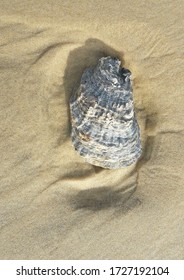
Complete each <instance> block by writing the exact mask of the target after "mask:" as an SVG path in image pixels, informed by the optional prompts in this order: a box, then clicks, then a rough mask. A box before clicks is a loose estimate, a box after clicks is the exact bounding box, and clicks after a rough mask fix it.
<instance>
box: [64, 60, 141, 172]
mask: <svg viewBox="0 0 184 280" xmlns="http://www.w3.org/2000/svg"><path fill="white" fill-rule="evenodd" d="M120 65H121V62H120V60H119V59H117V58H112V57H109V56H108V57H102V58H101V59H99V62H98V65H97V66H96V67H91V68H87V69H86V70H85V71H84V73H83V75H82V78H81V82H80V86H79V88H78V89H77V90H76V91H75V92H74V94H73V95H72V96H71V98H70V112H71V122H72V133H71V138H72V142H73V145H74V147H75V149H76V150H77V151H78V152H79V154H80V155H81V156H82V157H84V158H85V160H86V161H87V162H89V163H91V164H93V165H97V166H101V167H104V168H110V169H115V168H121V167H124V166H128V165H131V164H132V163H134V162H135V161H136V160H137V159H138V158H139V157H140V155H141V141H140V130H139V126H138V123H137V120H136V116H135V112H134V105H133V94H132V82H131V72H130V71H129V70H128V69H125V68H121V66H120Z"/></svg>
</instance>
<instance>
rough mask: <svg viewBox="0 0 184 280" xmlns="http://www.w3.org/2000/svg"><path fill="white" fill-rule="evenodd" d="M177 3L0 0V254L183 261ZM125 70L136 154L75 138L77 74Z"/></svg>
mask: <svg viewBox="0 0 184 280" xmlns="http://www.w3.org/2000/svg"><path fill="white" fill-rule="evenodd" d="M183 11H184V1H182V0H181V1H180V0H177V1H172V0H168V1H164V0H163V1H151V0H149V1H144V0H133V1H125V0H122V1H116V0H114V1H112V0H111V1H109V0H104V1H97V0H94V1H87V0H78V1H74V0H70V1H59V0H57V1H48V0H47V1H46V0H39V1H36V0H29V1H28V0H21V1H19V0H17V1H12V0H9V1H5V0H4V1H3V0H1V1H0V129H1V134H0V156H1V158H0V259H183V257H184V245H183V244H184V221H183V213H184V148H183V147H184V84H183V76H184V63H183V45H184V32H183V26H184V14H183ZM108 55H112V56H117V57H119V58H120V59H121V61H122V65H123V66H124V67H126V68H128V69H130V70H131V72H132V75H133V84H134V87H133V89H134V103H135V107H136V112H137V117H138V122H139V125H140V128H141V138H142V144H143V154H142V158H141V159H140V160H139V161H138V163H137V164H134V165H132V166H130V167H127V168H121V169H117V170H108V169H103V168H100V167H95V166H92V165H90V164H88V163H86V162H85V161H84V160H83V158H81V157H80V156H79V155H78V153H77V152H76V151H75V150H74V148H73V146H72V143H71V139H70V131H71V125H70V114H69V98H70V96H71V94H72V91H73V89H74V88H75V87H76V86H77V85H78V84H79V82H80V78H81V75H82V72H83V71H84V69H85V68H86V67H88V66H91V65H95V64H96V63H97V61H98V59H99V58H100V57H103V56H108Z"/></svg>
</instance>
